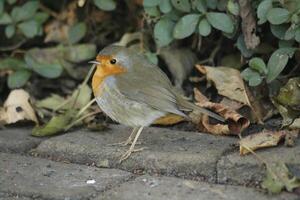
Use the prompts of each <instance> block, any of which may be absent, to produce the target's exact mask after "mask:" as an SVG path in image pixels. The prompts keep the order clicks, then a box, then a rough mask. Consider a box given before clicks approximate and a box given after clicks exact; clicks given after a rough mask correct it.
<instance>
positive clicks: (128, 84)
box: [117, 75, 187, 117]
mask: <svg viewBox="0 0 300 200" xmlns="http://www.w3.org/2000/svg"><path fill="white" fill-rule="evenodd" d="M156 78H157V77H156ZM156 78H154V77H152V79H151V77H147V78H146V77H143V78H141V77H132V78H131V79H129V78H127V77H126V78H124V77H122V76H121V75H120V76H119V77H118V78H117V84H118V87H119V89H120V92H121V93H123V94H124V95H125V96H126V97H127V98H129V99H131V100H135V101H138V102H143V103H145V104H147V105H149V106H151V107H152V108H154V109H157V110H159V111H163V112H167V113H173V114H177V115H181V116H183V117H187V116H186V115H185V114H184V113H183V112H181V111H180V110H179V109H178V106H177V100H176V97H175V95H174V94H173V93H172V91H170V89H171V88H168V86H166V85H165V84H169V83H167V82H164V81H163V82H158V81H156V80H155V79H156ZM158 80H159V81H162V80H161V79H158ZM165 86H166V87H167V88H166V87H165Z"/></svg>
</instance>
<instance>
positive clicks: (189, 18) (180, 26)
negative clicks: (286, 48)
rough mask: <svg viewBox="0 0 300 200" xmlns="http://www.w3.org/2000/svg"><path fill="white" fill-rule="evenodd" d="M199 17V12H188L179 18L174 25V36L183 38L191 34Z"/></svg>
mask: <svg viewBox="0 0 300 200" xmlns="http://www.w3.org/2000/svg"><path fill="white" fill-rule="evenodd" d="M199 18H200V15H199V14H188V15H185V16H183V17H182V18H181V19H179V21H178V22H177V23H176V25H175V27H174V31H173V36H174V38H176V39H183V38H186V37H188V36H190V35H192V34H193V33H194V32H195V30H196V26H197V24H198V21H199Z"/></svg>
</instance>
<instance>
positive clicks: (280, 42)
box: [278, 40, 295, 48]
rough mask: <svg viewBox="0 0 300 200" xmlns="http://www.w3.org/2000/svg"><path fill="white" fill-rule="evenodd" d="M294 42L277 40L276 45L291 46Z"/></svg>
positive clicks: (280, 46)
mask: <svg viewBox="0 0 300 200" xmlns="http://www.w3.org/2000/svg"><path fill="white" fill-rule="evenodd" d="M294 43H295V40H279V41H278V47H279V48H284V47H292V46H293V45H294Z"/></svg>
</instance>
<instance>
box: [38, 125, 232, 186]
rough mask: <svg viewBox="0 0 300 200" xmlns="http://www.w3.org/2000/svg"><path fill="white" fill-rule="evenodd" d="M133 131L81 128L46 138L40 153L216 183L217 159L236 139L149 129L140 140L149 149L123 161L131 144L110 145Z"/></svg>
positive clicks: (125, 129) (40, 146)
mask: <svg viewBox="0 0 300 200" xmlns="http://www.w3.org/2000/svg"><path fill="white" fill-rule="evenodd" d="M130 131H131V130H130V129H129V128H126V127H124V126H119V125H116V126H111V129H110V130H108V131H104V132H88V131H85V130H80V131H76V132H73V133H69V134H65V135H62V136H59V137H54V138H51V139H48V140H45V141H43V142H42V143H41V144H40V145H39V146H38V148H37V149H36V152H37V153H38V154H40V155H43V156H51V157H52V158H54V159H55V158H59V159H67V160H70V161H71V162H75V163H95V164H96V165H97V166H100V167H110V168H120V169H124V170H127V171H136V170H141V171H145V172H147V173H160V174H165V175H172V176H180V177H189V178H193V179H198V180H204V179H205V180H206V181H210V182H213V181H216V162H217V160H218V159H219V158H220V157H221V155H222V154H223V153H224V152H226V151H228V150H230V149H232V144H233V143H234V142H236V139H235V138H230V137H218V136H212V135H209V134H202V133H196V132H183V131H174V130H170V129H166V128H155V127H151V128H145V130H144V131H143V133H142V134H141V136H140V139H139V141H140V142H142V144H141V145H137V146H136V147H141V146H146V147H148V149H146V150H144V151H142V152H138V153H134V154H132V156H131V157H130V158H129V159H128V160H126V161H124V162H123V163H121V164H119V158H120V156H121V155H122V154H123V153H124V152H125V151H126V150H127V149H128V148H129V146H127V147H120V146H119V145H118V146H112V145H110V144H112V143H116V142H120V141H124V140H126V139H127V137H128V136H129V135H130Z"/></svg>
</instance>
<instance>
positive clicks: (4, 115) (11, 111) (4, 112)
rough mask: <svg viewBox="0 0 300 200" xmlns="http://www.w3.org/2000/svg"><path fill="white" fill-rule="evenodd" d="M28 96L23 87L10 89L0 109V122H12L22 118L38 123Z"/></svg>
mask: <svg viewBox="0 0 300 200" xmlns="http://www.w3.org/2000/svg"><path fill="white" fill-rule="evenodd" d="M29 98H30V96H29V94H28V93H27V92H26V91H25V90H23V89H16V90H12V91H11V92H10V93H9V95H8V97H7V99H6V101H5V102H4V106H3V108H1V109H0V122H1V123H2V124H12V123H16V122H18V121H22V120H30V121H34V122H35V123H36V124H38V119H37V117H36V115H35V112H34V110H33V108H32V106H31V104H30V103H29Z"/></svg>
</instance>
